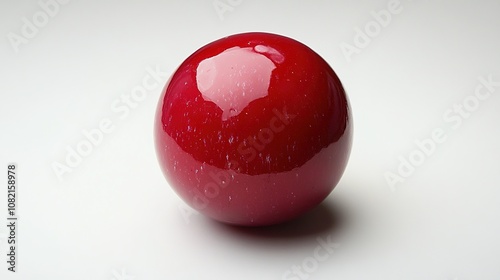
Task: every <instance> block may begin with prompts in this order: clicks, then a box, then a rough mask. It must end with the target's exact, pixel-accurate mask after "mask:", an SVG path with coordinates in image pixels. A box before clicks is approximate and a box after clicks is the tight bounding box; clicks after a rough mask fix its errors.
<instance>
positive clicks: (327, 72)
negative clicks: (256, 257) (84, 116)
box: [155, 33, 352, 226]
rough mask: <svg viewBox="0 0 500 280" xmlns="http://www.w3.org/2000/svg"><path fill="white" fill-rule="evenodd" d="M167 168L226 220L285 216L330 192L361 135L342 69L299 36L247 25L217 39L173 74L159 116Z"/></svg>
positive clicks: (187, 195) (203, 206)
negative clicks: (239, 31) (252, 30)
mask: <svg viewBox="0 0 500 280" xmlns="http://www.w3.org/2000/svg"><path fill="white" fill-rule="evenodd" d="M155 139H156V150H157V155H158V159H159V162H160V165H161V168H162V170H163V172H164V174H165V177H166V178H167V180H168V182H169V183H170V185H171V186H172V187H173V188H174V190H175V191H176V192H177V193H178V194H179V196H180V197H181V198H183V199H184V201H186V203H188V204H189V205H190V206H192V207H193V208H195V209H197V210H198V211H200V212H201V213H203V214H205V215H207V216H209V217H211V218H213V219H215V220H218V221H221V222H225V223H230V224H237V225H245V226H261V225H271V224H276V223H280V222H284V221H287V220H290V219H292V218H295V217H297V216H299V215H301V214H303V213H304V212H306V211H308V210H310V209H312V208H313V207H314V206H316V205H318V204H319V203H320V202H321V201H322V200H324V199H325V198H326V197H327V196H328V194H330V192H331V191H332V190H333V188H334V187H335V185H336V184H337V183H338V181H339V180H340V177H341V176H342V173H343V172H344V169H345V167H346V164H347V161H348V158H349V154H350V150H351V143H352V121H351V113H350V107H349V103H348V99H347V97H346V94H345V92H344V89H343V87H342V84H341V82H340V80H339V79H338V77H337V75H336V74H335V73H334V71H333V70H332V68H331V67H330V66H329V65H328V64H327V63H326V62H325V61H324V60H323V59H322V58H321V57H320V56H319V55H318V54H316V53H315V52H314V51H312V50H311V49H310V48H308V47H307V46H305V45H303V44H302V43H299V42H297V41H295V40H293V39H290V38H287V37H283V36H280V35H275V34H268V33H244V34H237V35H233V36H229V37H226V38H223V39H220V40H217V41H215V42H212V43H210V44H208V45H206V46H204V47H202V48H201V49H199V50H197V51H196V52H195V53H193V54H192V55H191V56H189V57H188V58H187V59H186V60H185V61H184V62H183V63H182V64H181V65H180V66H179V68H178V69H177V70H176V72H175V73H174V74H173V75H172V76H171V78H170V80H169V82H168V83H167V85H166V86H165V88H164V90H163V94H162V96H161V98H160V101H159V104H158V108H157V112H156V122H155Z"/></svg>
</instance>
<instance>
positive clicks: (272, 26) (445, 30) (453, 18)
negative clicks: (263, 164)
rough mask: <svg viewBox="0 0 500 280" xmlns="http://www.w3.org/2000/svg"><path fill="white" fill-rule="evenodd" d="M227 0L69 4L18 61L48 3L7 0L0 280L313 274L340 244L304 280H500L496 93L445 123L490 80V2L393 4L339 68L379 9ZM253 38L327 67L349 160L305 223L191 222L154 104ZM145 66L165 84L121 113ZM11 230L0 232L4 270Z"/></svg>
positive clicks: (495, 62)
mask: <svg viewBox="0 0 500 280" xmlns="http://www.w3.org/2000/svg"><path fill="white" fill-rule="evenodd" d="M45 1H47V0H45ZM221 1H224V2H225V3H226V1H225V0H221ZM228 2H229V3H233V4H235V5H234V7H232V10H229V11H226V12H225V13H223V14H222V19H221V18H219V16H218V14H217V12H216V10H215V8H214V6H213V2H212V0H209V1H177V2H175V3H174V1H117V0H115V1H79V0H74V1H69V2H68V3H67V4H64V5H62V4H61V5H60V6H59V11H58V12H57V13H54V14H55V15H54V16H51V17H50V18H49V20H48V22H47V23H46V24H45V25H44V26H43V27H40V28H38V29H39V30H38V31H37V32H35V33H36V34H35V35H33V34H31V35H30V36H31V37H33V38H27V39H26V41H25V43H22V44H21V45H19V46H18V52H16V51H15V47H13V45H12V44H11V43H10V41H9V37H8V36H9V34H10V33H11V32H12V33H16V34H18V35H20V36H21V35H22V34H21V31H22V28H23V25H25V23H24V22H23V17H26V18H27V19H28V20H29V21H32V17H33V15H35V14H37V13H39V12H40V11H43V10H42V9H41V7H40V4H38V2H37V1H2V2H1V3H0V19H1V25H0V34H1V35H2V36H3V40H2V41H1V42H0V61H1V63H0V65H1V66H0V76H1V77H2V78H1V82H0V96H1V102H0V112H1V118H0V129H1V133H2V134H1V138H0V144H1V145H0V168H1V169H2V170H4V171H1V172H2V173H3V172H5V169H6V165H7V163H8V162H16V163H17V164H18V169H19V173H18V174H19V192H18V196H19V206H18V215H19V221H18V223H19V232H18V236H17V237H18V242H19V247H18V248H19V249H18V252H17V254H18V267H17V268H18V272H17V273H15V274H14V273H11V272H8V271H7V264H6V263H5V262H4V261H2V262H1V263H2V264H1V265H0V279H8V280H11V279H26V280H31V279H52V280H57V279H65V280H66V279H77V280H80V279H82V280H83V279H94V280H100V279H102V280H110V279H114V280H124V279H136V280H141V279H142V280H146V279H147V280H153V279H282V277H283V276H284V275H285V273H286V271H287V270H289V269H292V266H294V265H302V263H303V261H305V262H306V263H305V264H306V265H313V264H314V262H313V260H312V259H311V258H314V257H315V254H314V251H315V249H316V247H317V246H318V245H319V244H320V243H318V241H317V238H322V239H325V240H327V239H328V238H330V239H331V240H332V242H335V243H337V244H338V245H339V246H338V247H337V248H335V250H334V251H333V252H330V253H329V254H328V255H326V256H327V257H328V258H326V257H325V256H324V255H322V258H323V257H325V260H324V261H320V262H319V263H318V265H317V267H312V268H310V273H309V274H308V275H302V278H305V277H306V276H308V277H309V278H310V279H343V280H350V279H353V280H354V279H384V280H396V279H407V280H416V279H419V280H421V279H426V280H453V279H456V280H472V279H482V280H495V279H500V266H499V265H498V264H499V261H500V190H499V187H500V186H499V184H500V175H499V174H500V173H499V167H500V163H499V157H500V148H499V146H498V143H500V127H499V125H498V118H499V117H500V111H499V110H498V108H499V106H500V86H496V87H495V88H494V90H495V91H494V92H493V94H491V96H489V97H488V98H487V99H486V100H484V101H480V102H479V105H478V108H477V109H476V110H475V111H474V112H472V113H471V114H470V116H468V118H466V119H463V122H462V124H461V125H460V126H457V127H454V125H455V121H458V120H456V119H455V120H454V121H453V122H452V121H450V120H448V121H447V120H446V119H444V118H443V114H445V113H447V110H448V109H450V108H451V109H453V105H454V104H459V103H462V101H463V100H464V98H467V97H468V96H471V95H473V93H474V91H475V89H476V86H478V85H479V84H480V83H479V80H478V77H488V75H490V74H493V75H496V76H495V77H496V78H493V79H494V80H495V81H500V68H499V67H500V52H499V50H500V38H499V35H498V34H499V33H498V31H499V29H498V28H499V26H500V17H499V16H498V14H499V13H500V2H499V1H486V0H484V1H451V0H443V1H423V0H422V1H409V0H408V1H407V0H402V1H401V4H400V5H401V7H399V8H398V11H399V12H398V13H397V14H392V16H391V21H390V22H389V23H388V24H386V26H385V27H382V28H381V30H380V32H378V33H377V34H376V35H375V36H374V37H373V38H372V39H371V41H370V42H369V43H368V44H367V45H366V46H365V47H363V48H360V49H359V53H356V54H354V55H352V56H351V57H349V58H350V61H348V57H347V56H345V55H344V54H343V52H342V50H341V45H342V44H343V42H344V43H347V44H353V43H354V37H355V36H356V30H355V28H361V29H364V28H365V26H366V25H369V24H370V21H371V20H373V15H371V14H370V11H380V10H382V9H387V7H388V3H389V1H385V0H377V1H273V2H271V1H235V0H233V1H228ZM41 19H42V20H43V18H41ZM374 28H375V27H374ZM374 30H375V29H374ZM246 31H268V32H274V33H279V34H283V35H286V36H289V37H292V38H295V39H297V40H299V41H302V42H303V43H305V44H307V45H309V46H310V47H311V48H313V49H314V50H316V51H317V52H318V53H319V54H320V55H322V56H323V57H324V58H325V59H326V60H327V61H328V62H329V63H330V64H331V65H332V67H333V68H334V69H335V71H336V72H337V74H338V75H339V76H340V78H341V80H342V81H343V84H344V86H345V88H346V90H347V91H348V94H349V97H350V100H351V104H352V108H353V113H354V121H355V122H354V125H355V135H354V136H355V137H354V139H355V141H354V147H353V153H352V156H351V159H350V162H349V165H348V168H347V171H346V173H345V175H344V177H343V179H342V181H341V182H340V184H339V185H338V186H337V188H336V189H335V190H334V192H333V193H332V195H331V196H330V197H329V198H328V199H327V200H326V201H325V203H324V204H322V206H321V207H320V208H319V209H318V210H316V212H315V213H312V214H311V215H310V216H308V217H307V218H305V219H304V220H302V221H298V222H296V223H294V224H292V225H287V226H283V227H278V228H274V229H260V230H237V229H231V228H228V227H225V226H221V225H219V224H217V223H214V222H211V221H209V220H207V219H205V218H203V217H202V216H200V215H193V216H191V217H190V219H189V223H187V222H186V220H185V217H184V216H183V215H182V212H181V211H180V210H179V207H183V206H185V205H184V204H183V202H182V201H181V200H180V199H179V198H178V197H177V196H176V194H175V193H174V192H173V191H172V190H171V189H170V188H169V187H168V185H167V184H166V182H165V180H164V178H163V176H162V174H161V172H160V169H159V167H158V164H157V160H156V157H155V153H154V149H153V138H152V124H153V115H154V110H155V106H156V103H157V100H158V97H159V95H160V91H161V88H162V87H163V84H164V83H165V82H166V80H167V76H169V75H170V74H171V73H172V71H174V70H175V68H176V67H177V66H178V65H179V64H180V63H181V62H182V60H184V59H185V58H186V57H187V56H188V55H189V54H191V53H192V52H193V51H195V50H196V49H198V48H199V47H201V46H202V45H204V44H206V43H208V42H211V41H213V40H215V39H218V38H220V37H224V36H226V35H229V34H233V33H240V32H246ZM375 31H377V30H375ZM156 67H158V68H159V69H160V71H162V72H165V74H164V75H163V76H162V77H161V79H160V80H162V82H161V84H158V85H157V87H156V88H154V89H151V90H149V91H148V93H147V96H146V97H145V99H144V100H143V101H141V102H138V103H137V104H136V105H137V106H136V108H133V109H130V113H129V114H126V113H125V111H124V110H125V108H124V107H123V106H124V104H125V103H123V102H122V101H121V99H120V98H121V95H127V96H129V95H130V94H131V91H132V90H133V89H134V87H136V86H140V85H141V84H142V80H143V78H145V77H146V76H151V74H149V72H148V70H147V69H155V68H156ZM112 106H114V109H112ZM118 107H120V108H121V110H122V111H120V108H118ZM106 119H109V122H111V125H112V127H113V130H112V131H111V132H110V133H107V134H105V135H104V138H103V139H102V141H101V142H100V143H99V144H98V145H97V147H94V148H93V150H92V151H91V152H90V154H89V155H88V156H86V157H85V158H84V159H83V161H82V162H81V163H80V164H79V165H78V166H76V167H74V168H72V172H70V173H65V174H64V175H63V176H62V181H60V180H59V179H58V177H57V176H56V174H55V172H54V171H53V169H52V164H53V163H54V162H59V163H64V161H65V157H66V155H67V150H66V149H67V147H72V148H75V146H76V145H77V144H78V143H80V142H81V141H82V140H84V139H85V137H84V136H83V135H82V130H91V129H95V128H98V127H99V123H100V122H101V121H103V120H104V121H106ZM435 128H441V129H442V130H443V133H444V134H445V135H446V141H445V142H444V143H442V144H438V145H437V147H436V149H435V151H434V152H433V153H432V154H431V155H430V156H429V157H427V158H426V160H425V162H424V163H423V164H422V165H421V166H419V167H417V168H416V169H415V171H414V172H413V173H412V174H411V175H410V176H409V177H408V178H406V180H405V181H404V182H402V183H399V184H397V185H396V186H395V187H393V188H391V187H390V186H389V185H388V183H387V182H386V180H385V178H384V174H385V173H386V172H388V171H391V172H397V168H398V164H399V159H398V157H399V156H403V157H405V158H408V156H409V154H410V153H411V152H412V151H414V150H415V149H416V147H417V146H416V144H415V143H414V142H415V140H417V139H419V140H421V139H424V138H429V137H431V135H432V131H433V130H434V129H435ZM4 178H5V177H4V175H2V183H1V184H0V185H1V186H2V187H1V191H0V194H1V195H0V198H1V201H0V209H1V210H0V213H6V208H7V207H6V182H5V179H4ZM4 209H5V210H4ZM0 216H1V217H2V219H1V224H2V225H3V224H4V221H5V219H4V218H3V217H4V214H2V215H0ZM6 234H7V230H6V227H5V226H1V227H0V239H1V240H0V242H1V245H0V253H1V257H0V259H1V260H4V259H5V258H6V257H5V258H4V256H5V254H6V251H5V250H6V247H7V246H6V245H7V244H6ZM325 252H326V251H321V253H325ZM288 276H289V279H300V278H292V276H291V274H290V275H288ZM296 277H298V276H296Z"/></svg>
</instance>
